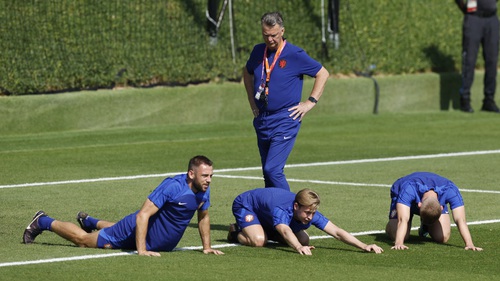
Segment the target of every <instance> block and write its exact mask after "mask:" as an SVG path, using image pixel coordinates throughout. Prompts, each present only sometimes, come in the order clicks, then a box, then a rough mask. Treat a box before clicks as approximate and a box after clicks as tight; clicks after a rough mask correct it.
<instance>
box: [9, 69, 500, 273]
mask: <svg viewBox="0 0 500 281" xmlns="http://www.w3.org/2000/svg"><path fill="white" fill-rule="evenodd" d="M424 78H425V79H429V78H426V77H424ZM388 79H389V78H388ZM394 79H395V78H394V77H391V78H390V80H391V81H394ZM404 79H406V78H404V77H403V78H401V80H404ZM431 80H432V79H431ZM358 82H359V81H357V80H356V81H355V80H351V82H349V80H346V81H341V82H339V83H340V84H341V85H339V86H338V88H339V89H340V91H342V89H343V88H342V87H345V89H349V88H350V87H353V88H355V87H359V85H358V84H357V83H358ZM332 83H333V84H335V83H336V81H335V80H334V81H333V82H332ZM349 83H352V85H350V84H349ZM363 83H364V82H363ZM384 83H387V81H386V80H384V81H381V84H384ZM342 84H345V86H342ZM424 84H425V83H424ZM431 84H432V83H431ZM349 85H350V86H349ZM236 86H237V87H236ZM212 87H213V86H212V85H201V86H197V87H187V88H181V89H178V88H176V89H173V90H169V89H148V90H137V89H131V90H126V91H124V92H121V93H120V94H116V93H109V94H107V93H102V92H98V93H90V95H91V96H92V98H89V96H86V94H88V93H83V94H77V93H74V94H68V95H69V96H68V95H57V96H48V97H36V98H34V99H26V97H23V98H22V99H17V98H14V99H11V98H6V99H3V98H2V99H0V108H2V106H3V108H5V106H6V103H9V104H10V105H13V104H16V106H18V108H23V104H24V106H26V107H30V106H32V107H33V108H37V106H36V104H37V100H38V102H39V104H38V106H39V107H44V106H47V105H48V104H50V103H52V104H54V107H53V108H52V109H51V110H52V111H51V114H48V115H44V116H45V117H43V118H41V117H40V116H41V115H39V114H40V112H33V115H32V116H30V115H29V114H28V112H24V111H23V110H21V109H19V111H18V112H23V113H22V114H20V113H19V114H18V115H16V116H14V117H13V116H10V115H9V116H10V117H9V118H10V119H9V118H3V119H2V120H3V121H1V122H2V124H5V126H4V127H3V129H2V130H3V133H2V134H1V135H0V159H1V161H0V170H2V176H1V177H0V187H1V188H0V198H1V202H2V207H1V210H2V211H1V213H0V225H1V226H2V227H1V228H0V237H1V238H2V239H0V280H28V279H43V280H49V279H50V280H68V279H71V280H86V279H94V280H124V279H147V280H151V279H159V280H167V279H175V280H193V279H202V278H203V279H208V280H234V279H240V280H259V279H275V280H290V279H300V278H307V279H319V280H332V279H338V280H365V279H369V280H402V279H403V280H422V278H426V277H431V278H433V279H443V278H446V279H454V280H498V279H499V278H500V270H499V269H498V266H497V264H498V258H499V256H500V255H499V251H498V249H499V248H500V235H499V233H500V223H499V220H500V211H499V209H498V202H499V199H500V198H499V197H500V186H499V184H498V183H499V182H500V173H499V168H498V159H499V154H500V151H499V149H500V145H499V142H498V140H499V138H500V133H499V132H498V128H500V126H499V125H500V117H499V116H497V115H495V114H487V113H482V112H476V113H474V114H472V115H468V114H462V113H461V112H455V111H439V110H424V109H421V110H418V109H416V110H415V109H414V110H410V111H405V110H400V111H395V112H390V111H384V110H382V111H381V113H380V114H378V115H372V114H371V113H370V110H367V111H366V112H365V111H360V110H355V109H353V112H348V110H347V108H343V109H342V110H341V111H340V112H337V113H336V112H333V111H336V109H335V107H334V106H335V104H336V102H338V103H339V104H343V105H345V106H348V104H349V102H348V99H349V97H348V95H344V94H343V92H341V93H340V94H339V96H340V97H342V98H341V100H335V99H333V95H334V93H332V94H331V95H332V97H331V100H329V98H326V97H327V96H325V99H324V100H323V104H322V103H318V106H317V108H315V109H314V111H313V112H311V113H310V114H309V115H308V116H306V118H305V120H304V121H303V122H304V124H303V126H302V129H301V132H300V134H299V138H298V140H297V144H296V147H295V149H294V151H293V152H292V155H291V156H290V159H289V161H288V164H289V166H287V168H286V171H285V173H286V175H287V177H288V179H289V181H290V185H291V188H292V190H293V191H298V190H299V189H301V188H304V187H310V188H312V189H314V190H316V191H318V193H319V194H320V196H321V197H322V204H321V206H320V210H321V212H322V213H324V214H325V215H326V216H327V217H329V218H330V219H331V220H332V221H333V222H334V223H335V224H337V225H339V226H341V227H342V228H344V229H346V230H348V231H350V232H352V233H355V234H356V235H358V236H357V237H358V238H359V239H360V240H362V241H364V242H366V243H376V244H378V245H380V246H381V247H383V248H384V250H385V252H384V253H383V254H381V255H375V254H370V253H363V252H361V251H360V250H358V249H355V248H353V247H350V246H347V245H345V244H343V243H341V242H339V241H336V240H335V239H332V238H324V237H322V235H324V234H323V233H322V232H321V231H318V230H316V229H311V230H310V231H309V233H310V235H311V236H313V238H314V240H312V243H311V244H313V245H314V246H316V249H315V250H313V256H308V257H306V256H300V255H298V254H296V253H295V252H293V251H292V250H291V249H290V248H288V247H285V246H282V245H276V244H271V245H269V247H266V248H250V247H242V246H235V245H231V244H228V243H227V242H226V241H225V237H226V234H227V226H228V224H229V223H231V222H233V220H234V219H233V217H232V215H231V203H232V200H233V199H234V197H235V196H236V195H237V194H239V193H240V192H243V191H245V190H248V189H251V188H256V187H261V186H262V184H263V181H262V179H261V172H260V169H259V160H258V159H259V158H258V151H257V147H256V144H255V135H254V132H253V128H252V127H251V120H250V119H249V118H251V117H250V112H247V111H245V109H247V105H246V98H245V97H244V96H243V88H242V85H228V86H227V88H226V86H221V85H218V86H217V87H216V88H217V89H218V90H219V91H223V92H224V91H227V92H224V93H223V94H220V95H221V96H223V95H225V96H226V97H228V96H229V97H230V98H229V99H223V102H224V105H225V106H229V105H233V107H232V108H231V109H228V111H224V110H223V109H220V111H219V112H218V113H214V112H212V111H211V110H208V109H217V108H219V107H220V106H221V105H220V104H219V102H221V100H219V99H217V98H216V99H212V100H211V101H210V102H208V101H207V100H205V99H204V97H205V96H204V95H205V94H206V93H207V92H210V91H212V90H214V88H212ZM239 87H241V88H239ZM306 87H307V84H306ZM236 88H238V89H239V91H241V95H239V96H237V95H236V94H234V91H235V89H236ZM401 88H404V87H402V86H401ZM223 89H225V90H223ZM128 91H130V92H128ZM156 91H157V92H158V93H156ZM162 91H163V95H171V96H169V97H168V98H161V97H160V96H157V95H159V93H160V92H162ZM172 91H173V92H172ZM177 91H179V92H185V93H184V94H185V95H186V96H189V97H191V98H192V100H190V101H189V102H188V103H189V105H190V106H191V107H193V108H196V109H198V106H201V105H197V104H198V103H196V101H197V100H202V101H204V102H205V103H204V104H203V106H202V107H203V108H205V107H206V108H208V109H200V110H201V111H194V113H192V115H196V114H197V113H202V115H201V116H200V115H198V116H189V117H186V114H187V113H185V112H184V111H186V110H188V108H187V107H186V108H179V107H178V106H177V103H173V102H174V101H178V100H177V99H178V93H177ZM346 91H347V90H346ZM138 93H141V94H142V95H143V96H142V97H143V98H144V97H152V98H153V97H154V98H155V99H156V100H155V103H157V104H156V109H157V111H156V113H155V114H149V116H146V115H147V114H145V113H143V114H142V117H140V114H139V113H140V112H139V111H136V110H135V109H134V107H133V104H135V103H137V102H138V101H135V102H131V101H130V100H128V98H131V99H134V98H136V95H137V94H138ZM98 94H104V95H106V98H109V99H111V100H113V99H116V100H115V103H119V104H120V107H119V108H117V109H114V108H112V107H108V108H107V111H106V110H104V109H101V110H98V111H95V112H94V114H95V115H94V116H92V117H91V119H93V120H101V119H102V120H108V121H107V122H100V123H99V122H97V123H92V122H89V121H88V120H80V122H77V121H78V120H79V119H78V118H77V117H75V115H77V116H87V115H88V112H89V111H91V109H92V110H94V109H96V108H99V106H102V103H103V100H102V99H103V97H99V96H98ZM382 94H383V95H385V98H386V100H392V99H393V98H394V97H393V96H395V95H399V93H382ZM71 95H74V96H71ZM231 95H232V96H231ZM325 95H326V93H325ZM64 99H72V100H73V102H74V103H80V102H82V99H83V100H85V103H88V108H84V109H81V110H80V111H77V109H75V112H72V111H68V109H67V108H66V109H61V108H60V107H59V106H56V105H57V104H61V103H62V104H63V105H65V104H66V103H65V102H63V100H64ZM93 99H94V100H96V103H97V104H92V100H93ZM25 100H26V101H29V103H30V104H25V103H23V102H22V101H25ZM139 100H140V99H139ZM424 100H431V102H430V103H429V104H427V107H426V108H432V106H433V105H435V104H436V101H435V100H432V98H424ZM365 102H366V105H367V108H370V107H369V106H368V105H369V104H371V100H369V99H367V100H366V101H365ZM112 103H113V102H110V104H112ZM144 103H148V101H147V100H145V101H144ZM202 103H203V102H200V104H202ZM127 104H129V105H128V106H127ZM328 106H332V107H333V108H332V110H331V111H329V110H328V108H327V107H328ZM139 107H141V108H146V107H145V106H144V105H140V106H139ZM12 110H14V109H12ZM47 110H48V109H47ZM143 110H146V109H143ZM114 111H116V112H114ZM123 111H128V112H129V113H130V115H129V116H128V117H127V118H129V119H127V121H126V122H125V121H124V122H122V123H119V124H118V123H116V122H113V121H116V119H114V118H115V117H116V116H117V114H121V113H120V112H123ZM169 111H173V112H176V111H183V112H184V113H183V114H178V115H176V114H173V113H171V112H170V113H169V114H170V115H169V118H170V119H169V120H168V122H166V121H165V120H163V119H162V118H163V117H162V116H163V114H161V112H169ZM2 112H3V113H5V111H2ZM14 112H15V110H14ZM45 112H47V111H45ZM207 114H208V115H207ZM102 115H106V116H105V117H103V116H102ZM176 116H177V117H176ZM205 116H210V118H208V119H212V121H210V120H206V118H205ZM15 119H17V120H18V124H19V128H20V129H19V130H16V128H15V126H13V125H12V124H14V123H13V121H12V120H15ZM64 120H66V123H65V122H64ZM50 121H54V122H55V121H57V122H60V123H57V124H55V123H54V122H50ZM35 125H36V126H35ZM7 127H9V128H10V129H7ZM29 128H32V129H29ZM195 154H205V155H207V156H208V157H209V158H211V159H212V160H213V161H214V163H215V167H214V168H215V176H214V179H213V183H212V207H211V208H210V216H211V222H212V233H211V235H212V244H213V245H214V246H216V247H220V249H221V250H222V251H224V252H225V255H224V256H213V255H203V254H202V253H201V252H200V250H199V246H200V239H199V236H198V233H197V228H196V223H195V220H193V221H192V224H191V225H190V227H188V229H187V231H186V233H185V235H184V237H183V239H182V240H181V242H180V244H179V245H178V248H179V249H180V250H179V251H174V252H170V253H162V257H160V258H151V257H139V256H137V255H134V254H129V253H128V252H124V251H106V250H101V249H82V248H78V247H75V246H73V245H72V244H71V243H69V242H67V241H65V240H63V239H61V238H59V237H57V236H56V235H55V234H53V233H50V232H45V233H43V234H42V235H41V236H39V237H38V238H37V240H36V243H35V244H33V245H24V244H22V243H21V241H22V239H21V235H22V233H23V229H24V228H25V227H26V224H27V223H28V222H29V221H30V218H31V216H32V215H33V214H34V213H35V212H36V211H37V210H39V209H43V210H45V211H46V212H47V213H49V214H50V215H52V216H54V217H55V218H58V219H61V220H67V221H74V217H75V215H76V213H77V212H78V211H80V210H85V211H87V212H89V213H90V214H91V215H94V216H96V217H99V218H103V219H108V220H119V219H120V218H121V217H123V216H125V215H127V214H129V213H131V212H133V211H135V210H137V209H138V208H139V207H140V206H141V204H142V202H143V201H144V200H145V198H146V196H147V195H148V194H149V193H150V192H151V190H152V189H154V188H155V187H156V185H157V184H159V183H160V182H161V180H162V179H163V177H165V176H166V175H167V174H170V173H174V174H175V173H181V172H184V171H185V169H186V166H187V160H188V159H189V158H190V157H191V156H193V155H195ZM418 170H420V171H422V170H426V171H432V172H436V173H439V174H441V175H443V176H446V177H448V178H450V179H452V180H453V181H454V182H455V183H456V184H457V185H458V186H459V187H460V188H461V189H462V195H463V197H464V201H465V204H466V212H467V220H468V221H469V222H470V223H471V224H470V226H469V228H470V231H471V234H472V237H473V240H474V242H475V244H476V245H477V246H479V247H483V248H484V251H483V252H471V251H465V250H463V246H464V245H463V241H462V239H461V237H460V235H459V233H458V231H457V229H456V228H455V227H453V228H452V238H451V240H450V241H449V243H447V244H446V245H438V244H435V243H432V242H430V241H428V240H425V239H420V238H418V237H417V233H416V231H412V237H411V239H410V241H408V242H407V245H408V246H409V247H410V249H409V250H407V251H394V250H390V247H391V245H392V243H391V241H388V240H387V238H386V237H385V235H384V234H383V231H382V230H383V229H384V227H385V223H386V222H387V216H388V209H389V203H390V198H389V186H390V185H391V184H392V182H394V181H395V180H396V179H397V178H399V177H401V176H403V175H406V174H408V173H411V172H413V171H418ZM415 221H416V222H414V226H417V225H418V219H417V220H415Z"/></svg>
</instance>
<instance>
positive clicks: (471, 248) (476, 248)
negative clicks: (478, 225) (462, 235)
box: [465, 245, 483, 251]
mask: <svg viewBox="0 0 500 281" xmlns="http://www.w3.org/2000/svg"><path fill="white" fill-rule="evenodd" d="M465 250H466V251H467V250H471V251H482V250H483V248H479V247H476V246H474V245H472V246H466V247H465Z"/></svg>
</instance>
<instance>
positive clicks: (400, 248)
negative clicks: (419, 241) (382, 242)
mask: <svg viewBox="0 0 500 281" xmlns="http://www.w3.org/2000/svg"><path fill="white" fill-rule="evenodd" d="M391 249H392V250H407V249H408V247H406V246H405V245H403V244H397V245H394V246H392V247H391Z"/></svg>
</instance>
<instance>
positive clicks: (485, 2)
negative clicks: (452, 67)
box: [455, 0, 500, 113]
mask: <svg viewBox="0 0 500 281" xmlns="http://www.w3.org/2000/svg"><path fill="white" fill-rule="evenodd" d="M455 2H456V3H457V5H458V7H459V8H460V10H461V11H462V12H463V13H464V21H463V27H462V28H463V31H462V87H461V88H460V109H461V110H462V111H463V112H468V113H472V112H474V110H473V109H472V107H471V105H470V101H471V98H470V94H471V93H470V90H471V87H472V82H473V81H474V68H475V66H476V59H477V54H478V51H479V45H481V46H482V48H483V58H484V70H485V73H484V89H483V91H484V99H483V106H482V108H481V110H483V111H489V112H496V113H500V110H499V109H498V107H497V105H496V103H495V90H496V79H497V62H498V40H499V24H498V17H497V0H465V2H464V0H455Z"/></svg>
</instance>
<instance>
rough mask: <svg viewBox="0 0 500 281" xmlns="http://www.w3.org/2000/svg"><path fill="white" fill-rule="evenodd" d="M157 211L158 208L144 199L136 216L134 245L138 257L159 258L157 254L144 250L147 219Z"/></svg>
mask: <svg viewBox="0 0 500 281" xmlns="http://www.w3.org/2000/svg"><path fill="white" fill-rule="evenodd" d="M158 210H159V209H158V207H156V205H155V204H153V202H151V200H149V199H146V201H145V202H144V204H143V205H142V207H141V209H140V210H139V212H138V213H137V215H136V218H135V219H136V229H135V245H136V247H137V253H138V254H139V255H140V256H157V257H159V256H161V255H160V253H158V252H152V251H148V250H147V249H146V235H147V234H148V223H149V218H150V217H151V216H152V215H154V214H156V212H158Z"/></svg>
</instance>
